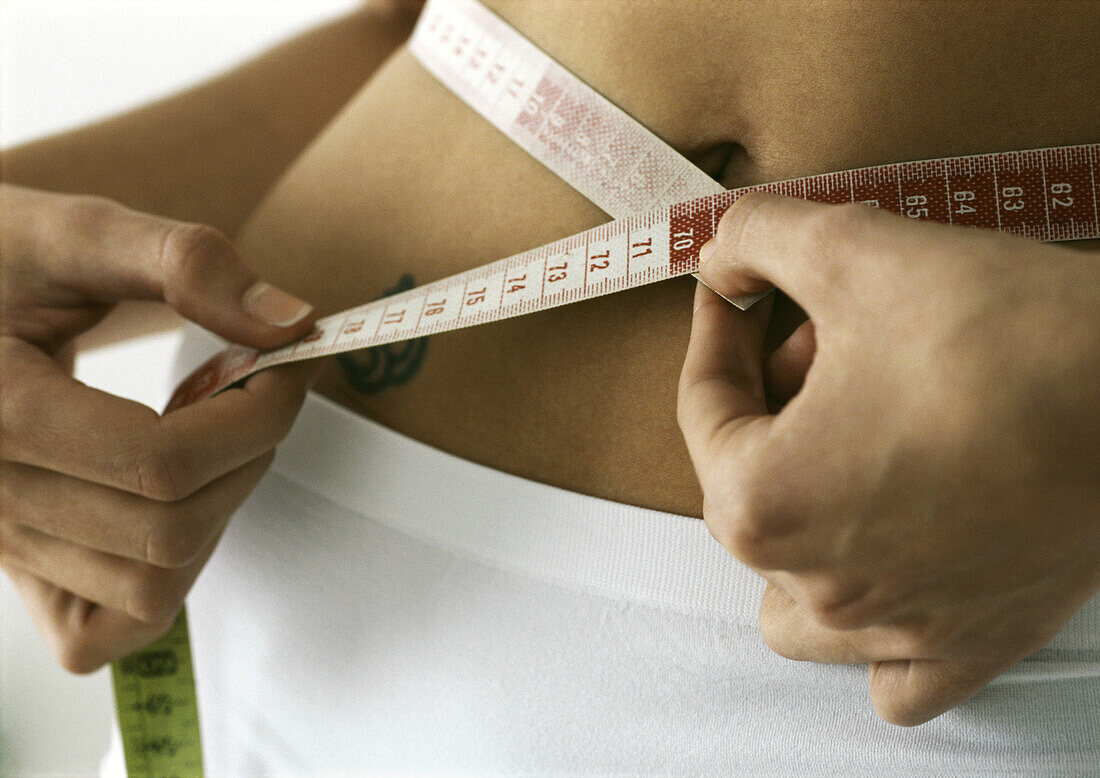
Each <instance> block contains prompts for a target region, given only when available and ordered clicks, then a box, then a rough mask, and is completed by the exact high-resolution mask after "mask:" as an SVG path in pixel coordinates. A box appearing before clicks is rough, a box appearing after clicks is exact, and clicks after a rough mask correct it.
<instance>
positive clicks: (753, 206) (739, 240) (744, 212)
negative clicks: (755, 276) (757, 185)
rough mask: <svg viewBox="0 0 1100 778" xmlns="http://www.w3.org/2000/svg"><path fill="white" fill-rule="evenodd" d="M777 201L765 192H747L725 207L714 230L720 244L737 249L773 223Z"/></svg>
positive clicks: (762, 232)
mask: <svg viewBox="0 0 1100 778" xmlns="http://www.w3.org/2000/svg"><path fill="white" fill-rule="evenodd" d="M776 205H777V201H776V198H775V196H774V195H770V194H767V193H765V192H748V193H746V194H744V195H742V196H741V197H740V198H738V199H737V201H736V202H735V203H734V204H733V205H732V206H730V207H729V208H728V209H726V212H725V213H723V214H722V218H721V219H719V220H718V228H717V230H716V232H717V234H718V236H719V239H720V240H721V242H722V245H723V246H724V247H726V248H728V249H730V250H733V251H737V249H738V248H739V247H740V246H741V245H742V244H745V243H751V242H752V240H753V239H754V238H755V237H756V236H758V235H761V234H764V233H765V231H766V230H767V229H768V228H769V226H770V225H771V224H772V223H773V220H774V217H775V212H776Z"/></svg>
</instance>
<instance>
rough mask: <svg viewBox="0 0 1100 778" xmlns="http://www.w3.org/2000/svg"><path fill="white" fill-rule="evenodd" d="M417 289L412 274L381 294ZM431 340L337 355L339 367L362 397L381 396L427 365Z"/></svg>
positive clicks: (387, 295) (405, 276)
mask: <svg viewBox="0 0 1100 778" xmlns="http://www.w3.org/2000/svg"><path fill="white" fill-rule="evenodd" d="M415 286H416V280H415V279H414V278H413V277H412V275H411V274H410V273H406V274H405V275H403V276H401V278H400V279H398V281H397V285H396V286H394V287H392V288H390V289H387V290H386V291H385V292H383V293H382V296H383V297H389V296H390V295H395V294H398V293H399V292H404V291H407V290H409V289H412V288H413V287H415ZM427 350H428V338H427V337H423V338H414V339H413V340H406V341H404V342H403V343H388V344H386V345H384V346H374V347H373V348H365V349H362V350H360V351H349V352H346V353H344V354H338V355H337V356H336V364H338V365H339V366H340V370H341V371H342V372H343V374H344V378H345V379H346V380H347V382H348V383H349V384H351V387H352V388H353V389H355V390H356V391H357V392H362V393H363V394H378V393H379V392H381V391H382V390H384V389H389V388H390V387H392V386H401V385H402V384H406V383H408V382H409V381H410V380H412V378H413V376H415V375H416V374H417V373H418V372H419V371H420V366H421V365H422V364H423V363H424V354H425V352H427Z"/></svg>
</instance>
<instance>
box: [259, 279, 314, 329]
mask: <svg viewBox="0 0 1100 778" xmlns="http://www.w3.org/2000/svg"><path fill="white" fill-rule="evenodd" d="M242 302H243V304H244V309H245V310H246V311H248V312H249V313H250V314H252V315H253V316H255V317H256V318H257V319H259V320H260V321H262V322H263V323H264V324H270V325H272V326H274V327H289V326H291V325H292V324H297V323H298V322H300V321H301V320H302V319H304V318H305V317H306V316H308V315H309V312H310V311H312V310H313V306H312V305H310V304H309V303H305V302H302V301H301V300H299V299H298V298H297V297H295V296H294V295H292V294H288V293H287V292H284V291H283V290H282V289H280V288H278V287H277V286H272V285H271V284H269V283H267V281H257V282H256V283H255V284H253V285H252V287H251V288H250V289H249V290H248V291H247V292H245V293H244V300H243V301H242Z"/></svg>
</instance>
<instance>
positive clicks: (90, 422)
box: [0, 338, 314, 501]
mask: <svg viewBox="0 0 1100 778" xmlns="http://www.w3.org/2000/svg"><path fill="white" fill-rule="evenodd" d="M0 348H2V353H3V356H4V359H3V362H4V367H5V370H7V371H12V372H13V373H17V375H18V380H11V381H9V382H6V385H5V391H4V392H3V397H2V398H0V456H3V458H4V459H7V460H10V461H13V462H20V463H22V464H27V465H33V466H35V467H40V468H45V469H48V470H53V471H55V472H59V473H64V474H66V475H69V476H73V477H75V478H81V479H83V480H87V481H92V482H95V483H99V484H103V485H105V486H111V487H114V488H117V489H122V490H125V491H128V492H133V493H135V494H140V495H143V496H145V497H149V498H151V499H156V500H166V501H174V500H179V499H182V498H184V497H186V496H187V495H189V494H191V493H193V492H194V491H195V490H197V489H199V488H200V487H202V486H203V485H205V484H207V483H209V482H210V481H212V480H214V479H215V478H217V477H219V476H221V475H224V474H225V473H227V472H229V471H231V470H235V469H237V468H238V467H240V466H241V465H244V464H245V463H247V462H250V461H252V460H253V459H255V458H256V457H258V456H260V455H261V454H263V453H265V452H266V451H268V450H270V449H271V448H273V447H274V446H275V445H276V444H277V443H278V442H279V441H280V440H282V439H283V437H285V436H286V434H287V432H289V430H290V427H291V425H292V424H293V422H294V418H295V417H296V416H297V413H298V409H299V408H300V407H301V404H302V401H303V400H304V399H305V394H306V391H307V388H308V383H309V379H310V377H311V375H312V373H313V370H314V365H313V364H312V363H307V362H303V363H295V364H293V365H284V366H282V367H279V368H275V369H272V370H268V371H264V372H262V373H259V374H257V375H255V376H254V377H253V378H252V379H250V380H249V381H248V382H247V383H246V384H245V385H244V386H243V387H242V388H239V389H230V390H227V391H225V392H223V393H221V394H219V395H217V396H215V397H211V398H209V399H207V400H205V401H203V402H200V403H197V404H196V405H193V406H189V407H186V408H181V409H180V410H178V411H176V412H174V413H170V414H168V415H166V416H159V415H158V414H157V413H156V412H155V411H153V410H152V409H150V408H148V407H146V406H144V405H141V404H139V403H135V402H131V401H129V400H125V399H122V398H119V397H115V396H114V395H111V394H108V393H106V392H102V391H100V390H98V389H92V388H89V387H87V386H85V385H84V384H81V383H80V382H79V381H76V380H74V379H73V378H71V377H69V376H68V375H66V374H65V373H64V372H62V371H61V370H60V368H59V367H58V365H57V364H56V363H55V362H54V361H53V360H52V359H50V358H49V357H48V356H47V355H46V354H44V353H42V352H41V351H39V350H38V349H35V348H34V347H33V346H30V345H29V344H27V343H24V342H22V341H21V340H19V339H16V338H3V343H2V345H0ZM10 375H11V374H9V376H10Z"/></svg>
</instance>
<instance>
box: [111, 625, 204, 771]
mask: <svg viewBox="0 0 1100 778" xmlns="http://www.w3.org/2000/svg"><path fill="white" fill-rule="evenodd" d="M111 681H112V685H113V686H114V692H115V707H116V710H117V713H118V725H119V732H120V734H121V735H122V744H123V754H124V757H125V760H126V772H127V774H128V775H129V777H130V778H168V776H176V777H177V778H185V777H186V778H202V774H203V767H202V745H201V742H200V736H199V718H198V703H197V699H196V696H195V677H194V672H193V668H192V663H191V643H190V640H189V636H188V631H187V614H186V612H185V611H183V610H181V611H180V613H179V615H178V616H177V617H176V620H175V621H174V622H173V624H172V627H171V628H170V629H169V631H168V633H167V634H165V635H164V636H163V637H161V638H160V639H159V640H157V641H155V642H154V643H152V644H151V645H149V646H146V647H145V648H143V649H141V650H140V651H136V652H134V653H132V654H129V655H128V656H126V657H123V658H122V659H120V660H118V661H115V662H112V663H111Z"/></svg>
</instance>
